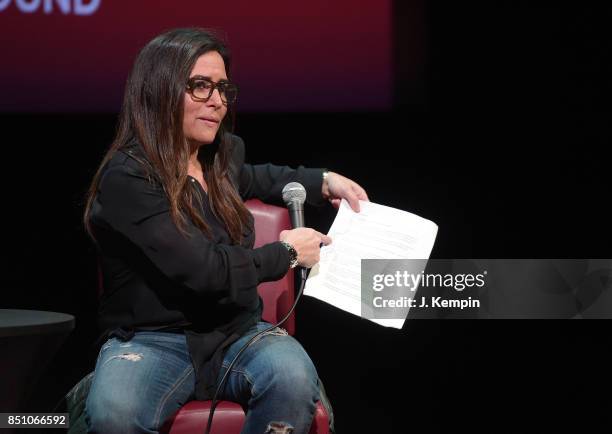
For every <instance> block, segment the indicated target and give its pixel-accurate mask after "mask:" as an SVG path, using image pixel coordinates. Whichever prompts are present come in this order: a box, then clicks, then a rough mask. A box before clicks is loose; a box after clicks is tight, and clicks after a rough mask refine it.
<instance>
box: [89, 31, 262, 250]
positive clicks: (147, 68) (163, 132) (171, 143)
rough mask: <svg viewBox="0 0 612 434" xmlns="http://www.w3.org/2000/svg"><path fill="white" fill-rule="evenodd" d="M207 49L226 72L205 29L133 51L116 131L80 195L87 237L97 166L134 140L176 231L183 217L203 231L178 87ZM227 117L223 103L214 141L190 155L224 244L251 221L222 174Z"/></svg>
mask: <svg viewBox="0 0 612 434" xmlns="http://www.w3.org/2000/svg"><path fill="white" fill-rule="evenodd" d="M210 51H216V52H218V53H219V54H220V55H221V57H222V58H223V61H224V62H225V68H226V71H227V73H228V75H229V67H230V54H229V51H228V49H227V47H226V46H225V44H224V43H223V42H222V41H221V39H220V38H218V37H217V36H215V34H214V33H213V32H211V31H208V30H205V29H197V28H187V29H175V30H170V31H168V32H165V33H163V34H161V35H159V36H157V37H156V38H154V39H153V40H152V41H151V42H149V43H148V44H147V45H146V46H145V47H144V48H143V49H142V50H141V51H140V53H139V54H138V57H137V58H136V61H135V63H134V66H133V68H132V71H131V73H130V75H129V78H128V81H127V85H126V89H125V95H124V99H123V105H122V108H121V113H120V115H119V126H118V130H117V134H116V136H115V139H114V141H113V143H112V144H111V146H110V148H109V150H108V151H107V153H106V155H105V156H104V158H103V160H102V163H101V164H100V167H99V168H98V171H97V172H96V174H95V176H94V178H93V181H92V183H91V186H90V187H89V191H88V193H87V199H86V205H85V213H84V223H85V227H86V229H87V231H88V233H89V234H90V235H91V236H92V237H94V234H93V231H92V228H91V225H90V221H89V220H90V219H89V217H90V213H91V207H92V203H93V201H94V198H95V196H96V191H97V188H98V184H99V182H100V176H101V173H102V170H103V168H104V166H105V165H106V163H107V162H108V161H109V160H110V159H111V158H112V157H113V155H114V154H115V153H116V152H117V151H118V150H120V149H122V148H124V147H126V146H128V145H129V144H131V143H132V142H134V141H136V142H138V143H139V144H140V146H141V147H142V150H143V152H144V156H145V158H146V161H143V162H142V163H143V167H144V168H145V170H146V171H147V173H148V175H149V177H150V179H157V180H158V182H160V183H161V185H162V186H163V188H164V191H165V192H166V195H167V196H168V200H169V202H170V214H171V216H172V220H173V221H174V223H175V224H176V226H177V227H178V228H179V230H181V232H183V233H184V234H186V231H185V224H186V219H187V218H190V219H191V220H192V221H193V223H194V224H195V225H196V226H197V227H199V228H200V229H201V230H203V231H204V232H205V233H207V234H209V235H210V228H209V226H208V224H207V223H206V222H205V221H204V219H202V217H201V216H200V214H199V213H198V212H197V211H196V210H195V209H194V206H193V199H194V197H193V196H194V194H195V195H196V198H195V199H196V200H201V198H199V197H198V195H197V193H194V191H195V189H193V188H192V187H190V186H189V185H188V177H187V168H188V163H189V155H190V153H191V147H190V145H189V143H188V142H187V140H186V139H185V136H184V134H183V111H184V110H183V108H184V106H183V104H184V98H185V86H186V83H187V80H188V79H189V74H190V73H191V70H192V69H193V66H194V65H195V63H196V61H197V59H198V58H199V57H200V56H201V55H202V54H205V53H207V52H210ZM233 117H234V113H233V110H232V108H231V106H230V107H228V112H227V114H226V116H225V118H224V119H223V122H222V123H221V125H220V126H219V130H218V132H217V136H216V138H215V140H214V142H213V143H211V144H209V145H204V146H202V148H201V149H200V152H199V155H198V159H199V160H200V163H201V164H202V168H203V169H204V176H205V180H206V183H207V184H208V198H209V203H210V206H211V209H212V211H213V213H214V214H215V216H216V217H217V218H219V219H220V220H221V221H222V222H223V223H224V224H225V227H226V229H227V231H228V234H229V236H230V238H231V240H232V242H234V243H236V244H238V243H240V242H241V241H242V236H243V234H244V233H245V230H246V229H247V228H248V227H250V224H251V223H250V222H251V220H250V214H249V212H248V210H247V209H246V207H245V206H244V204H243V202H242V200H241V199H240V197H239V195H238V193H237V192H236V189H235V187H234V186H233V185H232V183H231V181H230V178H229V173H228V172H229V162H230V153H231V134H230V132H231V130H232V127H233Z"/></svg>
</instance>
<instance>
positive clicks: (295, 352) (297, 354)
mask: <svg viewBox="0 0 612 434" xmlns="http://www.w3.org/2000/svg"><path fill="white" fill-rule="evenodd" d="M289 339H293V338H289ZM270 350H272V351H269V352H267V354H265V355H262V357H261V360H259V361H258V365H259V366H258V367H257V369H258V371H259V372H257V373H255V374H256V375H254V377H255V379H254V385H253V388H254V392H255V393H258V392H261V393H264V392H273V393H274V395H275V396H277V397H283V399H288V400H290V401H294V400H300V401H303V400H306V401H314V402H316V401H317V400H318V399H319V384H318V375H317V370H316V368H315V366H314V364H313V363H312V360H310V357H308V355H307V354H306V352H305V351H304V350H303V348H302V347H301V346H300V345H299V344H297V342H295V343H294V344H290V345H288V346H287V347H286V350H285V351H283V350H282V349H280V348H276V350H278V351H274V348H273V347H270ZM257 377H259V378H257Z"/></svg>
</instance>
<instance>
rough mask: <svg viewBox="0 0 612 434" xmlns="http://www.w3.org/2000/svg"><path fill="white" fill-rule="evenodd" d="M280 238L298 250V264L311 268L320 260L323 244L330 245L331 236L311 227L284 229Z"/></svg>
mask: <svg viewBox="0 0 612 434" xmlns="http://www.w3.org/2000/svg"><path fill="white" fill-rule="evenodd" d="M279 240H280V241H284V242H286V243H289V244H291V245H292V246H293V248H294V249H295V251H296V252H297V260H298V265H300V266H302V267H305V268H311V267H312V266H313V265H315V264H316V263H317V262H319V255H320V253H321V244H323V245H328V244H330V243H331V238H330V237H328V236H327V235H323V234H322V233H321V232H317V231H315V230H314V229H311V228H296V229H291V230H288V231H282V232H281V233H280V235H279Z"/></svg>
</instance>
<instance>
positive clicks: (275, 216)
mask: <svg viewBox="0 0 612 434" xmlns="http://www.w3.org/2000/svg"><path fill="white" fill-rule="evenodd" d="M245 205H246V206H247V208H248V209H249V211H251V214H253V217H254V219H255V247H259V246H262V245H264V244H268V243H272V242H275V241H278V234H279V233H280V232H281V231H282V230H285V229H291V222H290V220H289V212H288V211H287V208H283V207H280V206H276V205H269V204H265V203H263V202H262V201H260V200H258V199H251V200H248V201H246V202H245ZM257 289H258V291H259V295H260V296H261V298H262V299H263V301H264V311H263V319H264V320H266V321H268V322H270V323H272V324H274V323H276V322H277V321H278V320H280V319H281V318H282V317H283V316H285V314H286V313H287V312H289V309H291V306H292V305H293V302H294V300H295V294H294V273H293V272H292V271H289V272H288V273H287V274H285V276H284V277H283V278H282V279H280V280H277V281H275V282H264V283H261V284H260V285H259V287H258V288H257ZM283 328H285V329H286V330H287V332H288V333H289V334H294V333H295V316H294V314H291V316H290V317H289V318H288V319H287V321H286V322H285V324H283Z"/></svg>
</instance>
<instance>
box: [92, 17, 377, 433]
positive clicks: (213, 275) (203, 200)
mask: <svg viewBox="0 0 612 434" xmlns="http://www.w3.org/2000/svg"><path fill="white" fill-rule="evenodd" d="M229 63H230V59H229V54H228V51H227V49H226V47H225V46H224V45H223V43H222V42H221V41H220V40H219V39H217V38H216V37H215V36H214V35H212V34H211V33H209V32H207V31H205V30H201V29H177V30H172V31H169V32H167V33H164V34H162V35H160V36H158V37H156V38H155V39H153V40H152V41H151V42H150V43H149V44H147V45H146V46H145V47H144V48H143V50H142V51H141V52H140V54H139V55H138V57H137V59H136V61H135V64H134V67H133V69H132V72H131V74H130V77H129V79H128V82H127V86H126V91H125V97H124V101H123V107H122V111H121V115H120V120H119V129H118V132H117V136H116V138H115V141H114V142H113V144H112V145H111V147H110V149H109V151H108V153H107V154H106V156H105V157H104V159H103V161H102V163H101V165H100V168H99V170H98V172H97V173H96V175H95V177H94V179H93V182H92V185H91V188H90V190H89V194H88V200H87V206H86V210H85V216H84V221H85V225H86V227H87V229H88V231H89V233H90V234H91V236H92V237H93V239H94V240H95V242H96V245H97V246H98V248H99V252H100V256H101V259H102V270H103V276H104V287H105V291H104V294H103V296H102V299H101V301H100V317H99V322H100V325H101V327H102V329H103V330H105V335H104V337H105V338H107V340H106V342H105V343H104V345H103V346H102V348H101V350H100V353H99V355H98V360H97V362H96V369H95V374H94V377H93V383H92V385H91V390H90V393H89V396H88V398H87V402H86V410H85V411H86V421H87V425H88V430H89V432H99V433H106V434H108V433H114V432H120V433H130V432H147V433H151V432H157V430H158V428H159V427H160V426H161V425H162V424H163V422H164V420H165V419H167V418H168V417H169V416H171V415H172V414H173V413H174V412H175V411H176V410H177V409H179V408H180V407H181V406H182V405H183V404H185V403H186V402H188V401H190V400H191V399H210V397H211V396H212V394H213V393H214V389H215V387H216V384H217V381H218V380H219V379H220V376H221V375H222V374H223V373H224V370H223V367H224V366H227V364H228V363H229V362H230V361H231V360H232V358H233V357H234V355H235V354H236V353H237V351H238V350H239V349H240V347H242V345H243V344H244V343H245V342H246V341H247V340H248V339H249V337H251V336H253V334H255V333H256V332H257V331H259V330H262V329H264V328H266V327H267V326H269V324H267V323H265V322H262V321H261V312H262V303H261V300H260V298H259V297H258V295H257V291H256V287H257V285H258V284H259V283H260V282H263V281H270V280H277V279H279V278H281V277H282V276H283V275H284V274H285V273H287V272H288V271H289V270H290V262H291V261H290V260H291V259H292V257H291V255H292V254H293V255H294V254H297V257H296V258H295V259H297V264H299V265H301V266H303V267H311V266H313V265H314V264H315V263H316V262H318V260H319V250H320V245H322V244H323V245H325V244H328V243H330V242H331V240H330V239H329V238H328V237H327V236H325V235H323V234H321V233H319V232H317V231H315V230H313V229H310V228H298V229H293V230H290V231H283V232H282V233H281V234H280V240H279V242H275V243H271V244H268V245H265V246H263V247H260V248H257V249H253V241H254V233H253V223H252V216H251V215H250V213H249V212H248V211H247V209H246V208H245V206H244V204H243V200H245V199H248V198H251V197H258V198H260V199H262V200H264V201H274V200H277V201H278V200H279V199H280V192H281V189H282V187H283V186H284V185H285V184H286V183H287V182H290V181H298V182H301V183H302V184H303V185H304V186H305V187H306V189H307V193H308V195H307V197H308V200H309V202H310V203H312V204H317V203H323V202H324V201H325V199H328V200H331V201H333V202H337V201H339V200H340V199H341V198H346V199H347V200H348V201H349V203H350V204H351V206H352V207H353V209H355V210H356V211H358V206H359V199H362V200H367V195H366V193H365V191H364V190H363V189H362V188H361V187H359V186H358V185H357V184H356V183H354V182H353V181H351V180H349V179H347V178H345V177H342V176H341V175H338V174H336V173H333V172H328V173H327V175H326V176H323V173H324V170H323V169H305V168H303V167H300V168H298V169H297V170H293V169H290V168H288V167H279V166H273V165H270V164H268V165H260V166H251V165H248V164H244V145H243V142H242V141H241V140H240V139H239V138H238V137H236V136H234V135H232V134H231V133H230V124H231V122H230V121H231V115H230V114H228V111H230V110H231V108H232V104H233V103H234V102H235V99H236V94H237V88H236V87H235V86H234V85H233V84H232V83H231V81H230V79H229V77H228V70H229ZM324 178H325V179H324ZM293 262H294V263H293V264H292V265H295V262H296V261H293ZM221 398H223V399H228V400H232V401H235V402H239V403H241V404H242V405H243V407H244V408H245V409H246V410H247V416H246V421H245V425H244V429H243V432H244V433H258V434H259V433H263V432H267V431H266V430H267V429H268V428H269V426H270V423H271V422H275V421H276V422H279V421H280V422H281V424H286V425H291V426H292V427H293V428H294V431H293V432H295V433H306V432H308V429H309V426H310V424H311V420H312V416H313V413H314V409H315V403H316V401H317V400H318V399H319V387H318V378H317V373H316V370H315V368H314V366H313V364H312V362H311V360H310V359H309V358H308V355H307V354H306V353H305V351H304V350H303V348H302V347H301V346H300V345H299V343H297V341H295V340H294V339H293V338H292V337H290V336H287V335H286V333H285V332H284V331H283V330H282V329H275V330H273V331H271V332H269V333H268V334H267V335H266V336H264V337H263V338H261V339H260V340H259V341H257V342H256V343H255V344H253V345H251V346H250V347H249V348H248V349H247V350H246V351H245V352H244V353H243V355H242V356H241V358H240V359H239V360H238V362H237V364H236V365H235V366H234V368H233V370H232V372H231V373H230V376H229V380H228V383H227V385H226V387H225V388H224V391H223V394H222V395H221Z"/></svg>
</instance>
